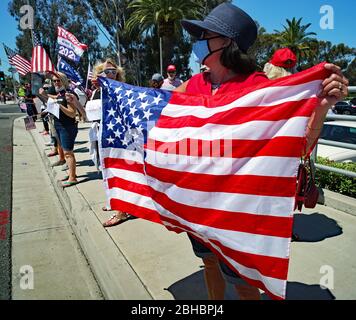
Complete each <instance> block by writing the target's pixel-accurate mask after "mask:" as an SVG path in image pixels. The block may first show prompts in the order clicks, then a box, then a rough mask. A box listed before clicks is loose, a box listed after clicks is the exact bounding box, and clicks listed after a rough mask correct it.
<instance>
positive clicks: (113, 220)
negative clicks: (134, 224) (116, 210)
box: [103, 213, 129, 227]
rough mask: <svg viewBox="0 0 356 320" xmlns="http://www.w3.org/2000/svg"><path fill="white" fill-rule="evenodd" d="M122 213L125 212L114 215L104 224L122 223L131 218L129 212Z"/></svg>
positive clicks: (111, 225)
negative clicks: (120, 214) (119, 215)
mask: <svg viewBox="0 0 356 320" xmlns="http://www.w3.org/2000/svg"><path fill="white" fill-rule="evenodd" d="M122 214H124V215H123V216H121V217H118V216H117V214H114V215H112V216H111V218H110V219H109V220H108V221H105V222H104V223H103V226H104V227H113V226H117V225H118V224H121V223H123V222H125V221H126V220H128V219H129V215H128V214H127V213H122Z"/></svg>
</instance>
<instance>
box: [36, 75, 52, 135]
mask: <svg viewBox="0 0 356 320" xmlns="http://www.w3.org/2000/svg"><path fill="white" fill-rule="evenodd" d="M50 87H51V80H50V79H47V80H45V82H44V84H43V89H44V91H45V92H47V91H48V90H49V88H50ZM41 92H42V91H41ZM39 98H40V99H41V95H39ZM41 101H42V106H41V119H42V123H43V128H44V130H43V131H41V132H40V133H41V134H42V135H44V136H46V135H49V133H50V132H49V124H48V121H49V116H48V113H46V112H44V111H45V109H46V101H45V100H42V99H41Z"/></svg>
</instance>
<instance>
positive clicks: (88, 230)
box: [15, 120, 153, 300]
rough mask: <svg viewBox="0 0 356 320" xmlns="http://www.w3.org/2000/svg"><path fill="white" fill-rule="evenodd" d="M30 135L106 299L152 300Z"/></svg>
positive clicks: (41, 145)
mask: <svg viewBox="0 0 356 320" xmlns="http://www.w3.org/2000/svg"><path fill="white" fill-rule="evenodd" d="M15 121H16V120H15ZM30 134H31V137H32V139H33V142H34V144H35V146H36V149H37V151H38V153H39V155H40V156H41V158H42V160H43V163H44V165H45V168H46V171H47V173H48V176H49V177H50V179H51V182H52V184H53V187H54V189H55V191H56V194H57V196H58V198H59V200H60V203H61V205H62V207H63V209H64V211H65V214H66V216H67V219H68V221H69V223H70V225H71V227H72V229H73V231H74V234H75V236H76V238H77V240H78V242H79V245H80V247H81V248H82V250H83V253H84V255H85V257H86V258H87V260H88V263H89V265H90V267H91V269H92V272H93V274H94V276H95V278H96V281H97V283H98V285H99V287H100V289H101V291H102V293H103V295H104V297H105V299H109V300H152V299H153V297H152V295H151V294H150V293H149V291H148V290H147V287H146V286H145V285H144V284H143V283H142V281H141V280H140V278H139V276H138V275H137V273H136V272H135V270H134V269H133V268H132V266H131V265H130V264H129V263H128V261H127V259H126V258H125V256H124V255H123V253H122V252H121V251H120V248H119V247H118V246H117V245H116V243H115V242H114V241H113V239H112V238H111V236H110V235H109V233H108V232H107V231H106V230H105V228H103V226H102V224H101V222H100V221H99V220H98V218H97V217H96V214H95V212H94V211H93V210H92V208H91V207H90V205H89V204H88V202H87V201H86V200H85V198H84V197H83V196H82V194H81V193H80V191H79V190H78V189H77V187H76V186H73V187H71V188H66V189H63V188H62V187H61V186H60V185H59V184H58V183H57V179H56V177H57V174H58V171H57V169H52V167H51V162H50V160H49V158H48V157H47V155H46V153H45V151H44V149H45V146H44V142H43V141H41V139H40V138H41V137H40V136H39V135H37V134H35V133H34V132H33V131H30Z"/></svg>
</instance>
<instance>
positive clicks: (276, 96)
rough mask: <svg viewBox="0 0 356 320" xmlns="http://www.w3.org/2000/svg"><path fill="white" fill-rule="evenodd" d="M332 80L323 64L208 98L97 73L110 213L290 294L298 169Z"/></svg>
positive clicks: (279, 294)
mask: <svg viewBox="0 0 356 320" xmlns="http://www.w3.org/2000/svg"><path fill="white" fill-rule="evenodd" d="M326 76H327V71H326V70H325V69H324V64H320V65H318V66H315V67H313V68H311V69H308V70H306V71H304V72H300V73H298V74H295V75H293V76H289V77H285V78H281V79H278V80H274V81H269V82H267V83H263V84H260V85H258V86H256V87H250V88H247V89H246V90H244V91H243V92H239V93H236V94H231V95H230V96H226V95H215V96H212V97H208V96H203V95H191V94H183V93H177V92H173V93H170V92H166V91H162V90H154V89H148V88H139V87H133V86H130V85H127V84H123V83H119V82H116V81H112V80H109V79H104V78H101V79H100V82H101V85H102V88H103V111H102V133H101V157H102V165H103V176H104V180H105V184H106V188H107V194H108V196H109V198H110V199H109V200H110V204H111V207H112V209H114V210H121V211H124V212H127V213H130V214H132V215H135V216H137V217H141V218H145V219H149V220H151V221H155V222H159V223H162V224H163V225H165V226H166V227H167V228H168V229H169V230H174V231H176V232H182V231H186V232H189V233H190V234H191V235H192V236H194V237H195V238H196V239H198V240H200V241H202V242H203V243H204V244H205V245H206V246H208V247H209V248H210V249H212V250H213V251H214V252H215V253H216V254H217V255H218V256H219V258H221V259H222V260H223V261H224V262H225V263H227V264H228V265H229V267H230V268H232V269H233V270H235V271H236V272H238V273H239V274H240V275H241V277H243V278H244V279H245V280H247V281H248V282H249V283H251V284H252V285H254V286H257V287H259V288H261V289H262V290H264V291H265V292H266V293H267V294H269V295H270V296H271V297H272V298H275V299H283V298H285V294H286V281H287V273H288V263H289V255H290V240H291V234H292V223H293V207H294V201H295V198H294V196H295V188H296V175H297V169H298V164H299V160H300V157H301V155H302V153H303V149H304V146H305V131H306V126H307V123H308V120H309V118H310V116H311V114H312V112H313V110H314V109H315V108H316V107H317V106H318V104H319V99H318V98H317V93H318V91H319V90H320V86H321V82H322V79H325V77H326Z"/></svg>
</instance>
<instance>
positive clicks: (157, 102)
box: [153, 95, 163, 104]
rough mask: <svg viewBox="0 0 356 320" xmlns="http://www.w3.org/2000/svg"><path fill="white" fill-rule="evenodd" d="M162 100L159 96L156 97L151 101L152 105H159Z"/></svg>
mask: <svg viewBox="0 0 356 320" xmlns="http://www.w3.org/2000/svg"><path fill="white" fill-rule="evenodd" d="M162 100H163V99H162V98H161V95H159V96H158V97H156V98H154V99H153V103H154V104H159V102H160V101H162Z"/></svg>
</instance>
